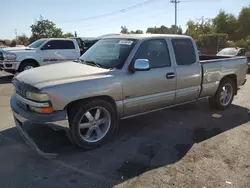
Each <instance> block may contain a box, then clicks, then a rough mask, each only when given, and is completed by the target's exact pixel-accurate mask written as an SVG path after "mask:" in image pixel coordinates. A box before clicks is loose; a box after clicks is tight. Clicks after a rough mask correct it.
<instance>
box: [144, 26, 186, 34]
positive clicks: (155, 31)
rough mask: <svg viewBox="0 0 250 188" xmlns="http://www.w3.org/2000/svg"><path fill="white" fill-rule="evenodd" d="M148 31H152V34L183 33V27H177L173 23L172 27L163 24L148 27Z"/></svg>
mask: <svg viewBox="0 0 250 188" xmlns="http://www.w3.org/2000/svg"><path fill="white" fill-rule="evenodd" d="M146 33H151V34H174V33H177V34H182V29H181V27H178V26H177V27H175V26H174V25H172V26H171V27H170V28H169V27H166V26H164V25H162V26H161V27H156V26H155V27H149V28H147V31H146Z"/></svg>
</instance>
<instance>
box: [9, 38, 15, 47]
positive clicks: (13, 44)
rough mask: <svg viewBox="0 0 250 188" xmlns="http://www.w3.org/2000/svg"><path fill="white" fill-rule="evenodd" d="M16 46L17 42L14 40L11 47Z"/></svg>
mask: <svg viewBox="0 0 250 188" xmlns="http://www.w3.org/2000/svg"><path fill="white" fill-rule="evenodd" d="M15 46H16V40H15V39H13V40H12V41H11V43H10V47H15Z"/></svg>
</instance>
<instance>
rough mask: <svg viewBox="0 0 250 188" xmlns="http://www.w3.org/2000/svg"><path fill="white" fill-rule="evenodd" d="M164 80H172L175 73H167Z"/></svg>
mask: <svg viewBox="0 0 250 188" xmlns="http://www.w3.org/2000/svg"><path fill="white" fill-rule="evenodd" d="M166 78H167V79H172V78H175V73H174V72H169V73H167V74H166Z"/></svg>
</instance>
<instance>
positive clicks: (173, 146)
mask: <svg viewBox="0 0 250 188" xmlns="http://www.w3.org/2000/svg"><path fill="white" fill-rule="evenodd" d="M249 120H250V116H249V110H248V109H247V108H243V107H241V106H237V105H232V106H231V108H229V109H227V110H225V111H213V110H211V109H209V107H208V105H207V101H206V100H205V101H199V102H198V103H194V104H188V105H185V106H180V107H175V108H173V109H168V110H163V111H160V112H156V113H152V114H149V115H144V116H140V117H136V118H132V119H128V120H124V121H122V122H121V123H120V127H119V130H118V132H117V134H116V135H115V136H114V137H113V138H112V140H111V141H110V142H109V143H107V144H105V145H103V146H101V147H100V148H97V149H93V150H90V151H83V150H81V149H78V148H76V147H74V146H72V145H71V144H70V142H69V140H68V139H67V137H66V136H65V133H64V132H61V131H54V130H52V129H50V128H46V127H41V126H39V127H37V126H35V125H30V127H27V130H28V132H29V134H30V136H31V137H32V138H33V139H34V140H35V142H36V143H37V144H38V145H39V147H40V148H41V149H42V150H43V151H46V152H55V153H57V154H58V155H59V157H58V160H60V161H63V162H64V163H66V164H69V165H72V166H74V167H76V168H78V169H84V170H86V171H90V172H91V173H95V174H98V175H101V176H103V177H105V178H107V179H110V180H115V181H117V182H122V181H125V180H127V179H130V178H133V177H135V176H138V175H140V174H142V173H144V172H146V171H149V170H152V169H155V168H158V167H162V166H166V165H169V164H172V163H175V162H177V161H179V160H180V159H182V158H183V157H184V156H185V155H186V153H187V152H188V151H189V150H190V149H191V148H192V146H193V145H194V144H195V143H199V142H202V141H204V140H207V139H210V138H212V137H214V136H217V135H219V134H221V133H223V132H225V131H228V130H230V129H233V128H235V127H238V126H240V125H242V124H244V123H247V122H248V121H249ZM1 134H3V135H5V136H8V137H11V138H12V139H14V140H15V139H20V136H19V134H18V132H17V131H16V129H15V128H12V129H8V130H5V131H2V132H1ZM19 141H20V140H19ZM22 142H23V141H22ZM0 163H1V162H0ZM0 165H1V164H0Z"/></svg>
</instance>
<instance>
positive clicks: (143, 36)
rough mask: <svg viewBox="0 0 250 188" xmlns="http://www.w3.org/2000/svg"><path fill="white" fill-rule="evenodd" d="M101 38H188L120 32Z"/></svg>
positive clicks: (184, 36)
mask: <svg viewBox="0 0 250 188" xmlns="http://www.w3.org/2000/svg"><path fill="white" fill-rule="evenodd" d="M103 38H124V39H135V40H142V39H148V38H190V39H192V38H191V37H190V36H186V35H173V34H120V35H111V36H105V37H103Z"/></svg>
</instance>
